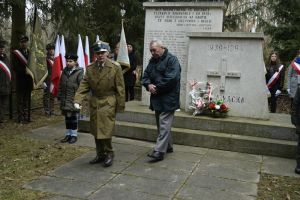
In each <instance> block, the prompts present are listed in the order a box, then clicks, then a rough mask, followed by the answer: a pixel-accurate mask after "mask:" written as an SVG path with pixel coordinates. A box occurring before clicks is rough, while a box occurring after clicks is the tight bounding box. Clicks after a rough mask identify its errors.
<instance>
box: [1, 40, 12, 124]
mask: <svg viewBox="0 0 300 200" xmlns="http://www.w3.org/2000/svg"><path fill="white" fill-rule="evenodd" d="M10 92H11V71H10V65H9V61H8V58H7V56H6V54H5V41H0V123H3V122H4V114H5V112H6V111H7V110H8V109H7V107H8V100H9V95H10Z"/></svg>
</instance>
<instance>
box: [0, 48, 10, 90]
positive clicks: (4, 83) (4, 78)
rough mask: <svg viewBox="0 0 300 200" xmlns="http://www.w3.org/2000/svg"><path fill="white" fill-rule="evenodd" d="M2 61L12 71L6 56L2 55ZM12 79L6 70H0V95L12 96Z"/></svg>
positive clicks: (0, 56)
mask: <svg viewBox="0 0 300 200" xmlns="http://www.w3.org/2000/svg"><path fill="white" fill-rule="evenodd" d="M0 60H1V61H2V62H4V63H5V64H6V66H7V67H8V68H9V69H10V66H9V61H8V58H7V57H6V55H5V54H4V55H0ZM10 84H11V83H10V79H9V77H8V75H7V74H6V73H5V71H4V70H2V69H1V68H0V95H9V94H10V89H11V88H10Z"/></svg>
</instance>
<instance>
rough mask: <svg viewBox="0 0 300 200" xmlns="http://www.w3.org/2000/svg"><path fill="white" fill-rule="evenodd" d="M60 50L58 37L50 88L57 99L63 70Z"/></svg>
mask: <svg viewBox="0 0 300 200" xmlns="http://www.w3.org/2000/svg"><path fill="white" fill-rule="evenodd" d="M59 50H60V44H59V35H58V36H57V38H56V42H55V51H54V62H53V67H52V74H51V86H50V91H51V93H52V94H53V96H55V97H56V96H57V92H58V85H59V79H60V75H61V69H62V62H61V57H60V52H59Z"/></svg>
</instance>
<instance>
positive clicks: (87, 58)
mask: <svg viewBox="0 0 300 200" xmlns="http://www.w3.org/2000/svg"><path fill="white" fill-rule="evenodd" d="M84 61H85V66H86V67H87V66H88V65H89V64H90V63H91V62H90V46H89V38H88V36H85V47H84Z"/></svg>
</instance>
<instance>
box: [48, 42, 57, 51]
mask: <svg viewBox="0 0 300 200" xmlns="http://www.w3.org/2000/svg"><path fill="white" fill-rule="evenodd" d="M50 49H55V45H54V44H52V43H49V44H47V45H46V50H50Z"/></svg>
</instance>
